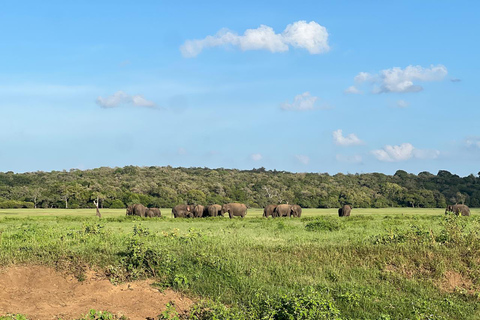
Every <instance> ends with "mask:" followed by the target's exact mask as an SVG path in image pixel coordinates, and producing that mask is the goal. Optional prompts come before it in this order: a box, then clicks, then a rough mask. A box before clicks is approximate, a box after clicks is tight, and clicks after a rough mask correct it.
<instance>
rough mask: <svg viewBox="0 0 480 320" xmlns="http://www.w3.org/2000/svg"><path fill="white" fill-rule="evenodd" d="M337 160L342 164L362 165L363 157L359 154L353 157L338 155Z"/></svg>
mask: <svg viewBox="0 0 480 320" xmlns="http://www.w3.org/2000/svg"><path fill="white" fill-rule="evenodd" d="M335 158H336V159H337V161H340V162H349V163H361V162H362V156H361V155H358V154H355V155H353V156H345V155H343V154H337V155H336V156H335Z"/></svg>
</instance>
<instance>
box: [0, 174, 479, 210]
mask: <svg viewBox="0 0 480 320" xmlns="http://www.w3.org/2000/svg"><path fill="white" fill-rule="evenodd" d="M93 200H96V201H97V200H98V201H99V203H100V206H101V207H103V208H125V207H126V206H127V205H130V204H133V203H141V204H143V205H145V206H147V207H157V208H160V207H173V206H175V205H177V204H202V205H207V204H213V203H218V204H223V203H228V202H242V203H245V204H247V206H248V207H254V208H257V207H265V206H266V205H267V204H272V203H275V204H276V203H296V204H299V205H300V206H301V207H303V208H338V207H340V206H341V205H344V204H351V205H353V207H354V208H384V207H420V208H445V207H446V205H447V204H454V203H465V204H466V205H468V206H470V207H480V177H478V176H474V175H469V176H467V177H459V176H458V175H455V174H452V173H450V172H448V171H444V170H442V171H439V172H438V173H437V174H436V175H435V174H431V173H428V172H421V173H419V174H418V175H415V174H409V173H407V172H405V171H403V170H398V171H397V172H396V173H395V174H394V175H393V176H390V175H385V174H381V173H367V174H347V175H344V174H341V173H339V174H336V175H333V176H331V175H329V174H327V173H290V172H284V171H275V170H274V171H267V170H265V169H264V168H260V169H253V170H248V171H247V170H246V171H241V170H229V169H207V168H172V167H135V166H127V167H123V168H106V167H104V168H97V169H93V170H70V171H52V172H29V173H22V174H16V173H13V172H6V173H3V172H0V208H22V207H25V208H33V207H37V208H52V207H53V208H90V207H93V206H94V203H93Z"/></svg>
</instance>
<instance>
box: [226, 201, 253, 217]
mask: <svg viewBox="0 0 480 320" xmlns="http://www.w3.org/2000/svg"><path fill="white" fill-rule="evenodd" d="M226 212H228V216H229V217H230V219H232V218H233V217H234V216H240V217H242V218H244V217H245V216H246V215H247V206H246V205H244V204H243V203H227V204H224V205H223V206H222V211H221V215H222V216H223V215H224V214H225V213H226Z"/></svg>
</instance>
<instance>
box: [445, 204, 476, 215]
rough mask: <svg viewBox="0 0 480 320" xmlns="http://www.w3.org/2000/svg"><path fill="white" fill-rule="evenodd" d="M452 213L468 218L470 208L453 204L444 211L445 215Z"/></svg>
mask: <svg viewBox="0 0 480 320" xmlns="http://www.w3.org/2000/svg"><path fill="white" fill-rule="evenodd" d="M449 212H453V213H454V214H456V215H457V216H458V215H459V214H461V215H462V216H469V215H470V208H469V207H468V206H466V205H464V204H454V205H449V206H447V208H446V209H445V214H447V213H449Z"/></svg>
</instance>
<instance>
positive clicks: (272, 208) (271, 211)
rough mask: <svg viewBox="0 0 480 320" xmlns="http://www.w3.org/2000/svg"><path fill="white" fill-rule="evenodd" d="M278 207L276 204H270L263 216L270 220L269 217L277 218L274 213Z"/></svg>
mask: <svg viewBox="0 0 480 320" xmlns="http://www.w3.org/2000/svg"><path fill="white" fill-rule="evenodd" d="M276 207H277V205H276V204H269V205H268V206H266V207H265V209H263V216H264V217H265V218H268V217H272V218H275V215H274V211H275V208H276Z"/></svg>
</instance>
